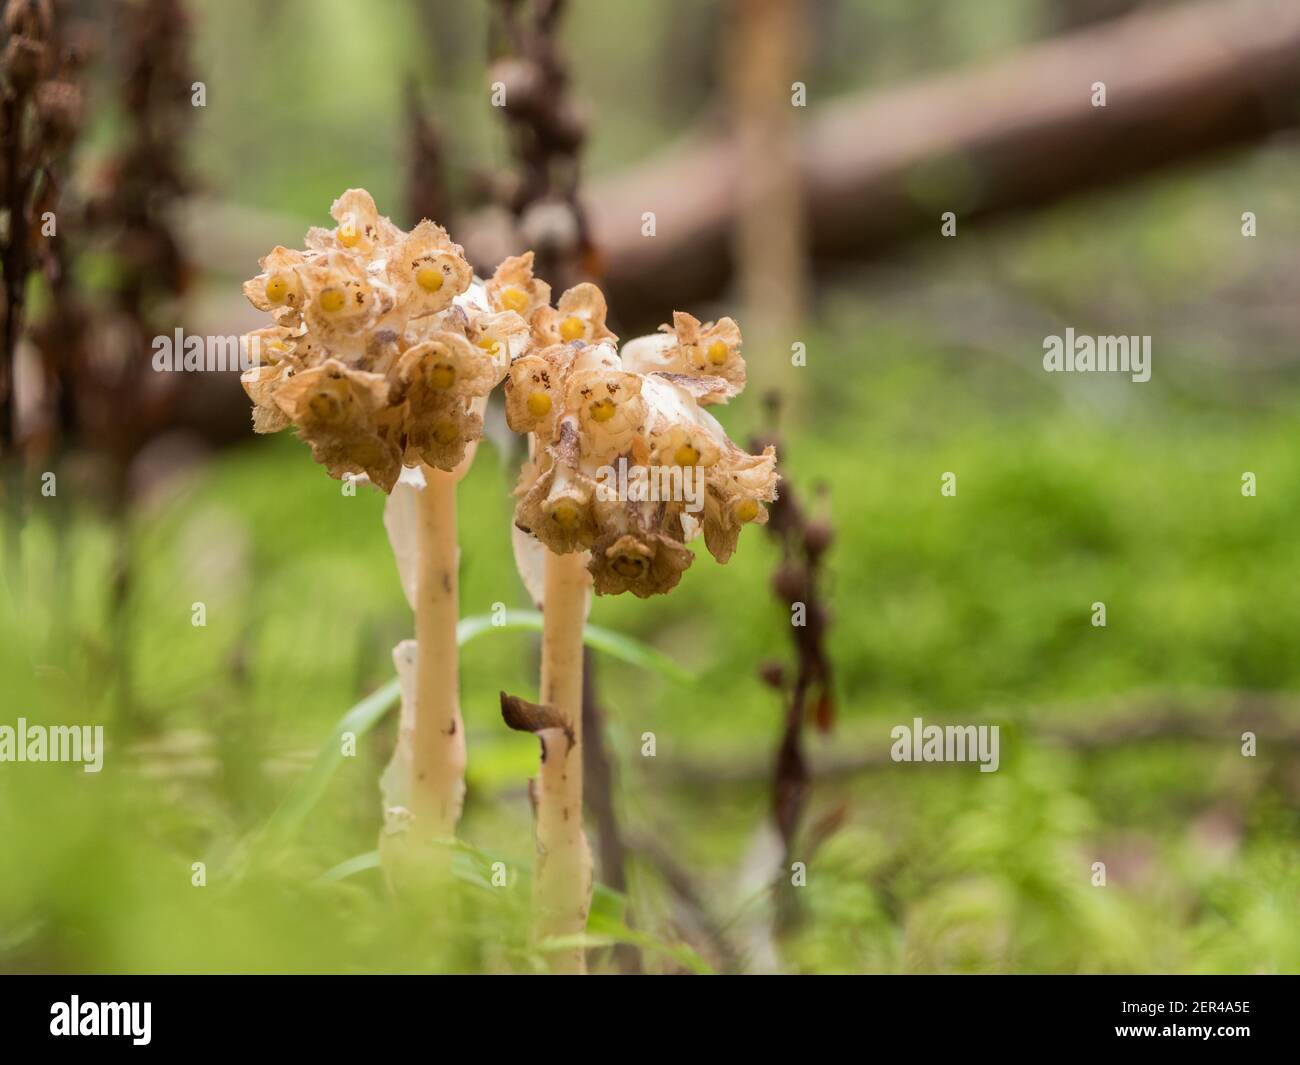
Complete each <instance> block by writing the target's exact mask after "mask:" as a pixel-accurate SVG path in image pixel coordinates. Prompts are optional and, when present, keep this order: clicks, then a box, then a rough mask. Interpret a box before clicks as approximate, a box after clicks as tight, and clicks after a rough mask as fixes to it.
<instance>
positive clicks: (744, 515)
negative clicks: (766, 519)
mask: <svg viewBox="0 0 1300 1065" xmlns="http://www.w3.org/2000/svg"><path fill="white" fill-rule="evenodd" d="M757 517H758V500H757V499H742V500H741V501H740V502H739V503H737V504H736V520H737V521H753V520H754V519H755V518H757Z"/></svg>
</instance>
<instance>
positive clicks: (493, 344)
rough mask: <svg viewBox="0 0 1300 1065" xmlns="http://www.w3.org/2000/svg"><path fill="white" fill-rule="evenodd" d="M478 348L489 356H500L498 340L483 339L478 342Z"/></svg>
mask: <svg viewBox="0 0 1300 1065" xmlns="http://www.w3.org/2000/svg"><path fill="white" fill-rule="evenodd" d="M478 346H479V347H480V348H482V349H483V350H484V351H486V352H487V353H488V354H489V355H499V354H501V342H500V341H499V340H493V339H492V338H491V337H484V338H483V339H482V340H480V341H479V342H478Z"/></svg>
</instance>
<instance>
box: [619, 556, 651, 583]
mask: <svg viewBox="0 0 1300 1065" xmlns="http://www.w3.org/2000/svg"><path fill="white" fill-rule="evenodd" d="M645 567H646V560H645V559H644V558H642V557H641V556H640V555H619V556H618V558H616V559H614V572H615V573H617V574H618V575H619V576H620V577H626V578H627V579H628V580H631V581H634V580H636V579H637V578H638V577H640V576H641V574H643V573H644V572H645Z"/></svg>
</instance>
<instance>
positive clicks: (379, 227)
mask: <svg viewBox="0 0 1300 1065" xmlns="http://www.w3.org/2000/svg"><path fill="white" fill-rule="evenodd" d="M330 214H331V215H332V216H333V218H334V220H335V222H336V225H335V226H334V228H332V229H323V228H319V227H313V228H312V229H310V230H309V231H308V233H307V236H306V239H305V245H306V246H305V250H303V251H298V250H295V249H290V248H283V247H277V248H275V249H274V250H272V251H271V253H270V254H269V255H267V256H265V257H264V258H263V259H262V260H261V263H260V265H261V268H262V272H261V273H259V274H258V275H257V276H256V277H254V278H253V279H252V280H250V281H247V282H245V284H244V294H245V295H246V296H247V297H248V299H249V301H250V302H251V303H252V304H253V305H254V306H255V307H257V308H258V309H259V310H263V311H267V312H269V313H270V315H271V317H272V320H273V322H274V324H273V325H271V326H268V327H266V328H264V329H258V330H255V331H254V332H253V333H251V334H249V336H248V338H247V341H248V343H249V348H250V351H252V352H254V353H255V354H256V355H257V357H258V360H259V364H258V365H257V366H255V367H254V368H253V369H251V370H248V371H247V372H246V373H244V375H243V377H242V381H243V385H244V389H245V391H246V392H247V393H248V395H249V397H250V398H251V399H252V401H253V404H254V411H253V424H254V428H255V429H256V430H257V431H258V432H261V433H270V432H276V431H278V430H280V429H283V428H285V427H287V426H289V425H293V426H294V427H295V428H296V429H297V430H298V433H299V435H300V436H301V437H302V438H303V439H304V440H305V441H306V442H307V443H308V444H310V445H311V449H312V455H313V457H314V458H315V459H316V461H317V462H319V463H321V464H322V465H324V466H325V467H326V468H327V469H328V470H329V472H330V474H331V475H332V476H334V477H343V476H344V475H348V474H353V475H355V474H365V475H366V476H367V477H369V479H370V480H371V481H373V482H374V483H375V484H377V485H379V486H380V487H381V488H383V489H384V491H386V492H387V491H391V490H392V487H393V485H394V484H395V483H396V481H397V478H398V475H399V474H400V472H401V469H402V467H403V466H418V465H419V464H421V463H424V464H427V465H429V466H433V467H436V468H438V469H442V470H453V469H455V468H456V467H457V466H458V465H460V463H461V462H462V461H463V459H464V458H465V454H466V449H467V447H468V446H469V445H470V444H471V443H472V442H473V441H475V440H477V439H478V438H479V436H480V434H481V432H482V426H483V423H482V413H483V408H484V406H485V405H486V401H487V396H488V394H489V393H490V392H491V391H492V389H493V388H494V387H495V386H496V384H497V383H498V382H499V381H500V380H501V379H502V377H503V376H504V374H505V372H506V369H507V367H508V365H509V363H510V360H511V358H513V357H516V356H519V355H522V354H523V353H524V351H525V350H526V349H527V348H528V347H530V346H531V344H532V340H531V335H530V331H529V327H528V325H527V324H526V323H525V321H524V319H523V318H522V317H521V316H520V314H519V313H518V312H517V309H516V308H514V307H512V306H500V305H499V304H500V303H501V301H499V300H497V301H495V302H493V301H492V300H490V298H489V293H488V291H487V290H486V289H485V288H484V286H483V285H481V284H479V283H477V282H475V281H474V277H473V272H472V270H471V269H470V266H469V263H468V262H466V260H465V256H464V253H463V251H462V249H461V248H460V246H459V245H457V244H454V243H452V241H451V239H450V237H448V235H447V232H446V230H444V229H443V228H442V227H441V226H438V225H435V224H434V223H433V222H430V221H427V220H426V221H423V222H421V223H420V224H419V225H417V226H416V227H415V228H414V229H412V230H411V231H410V232H409V233H408V232H403V231H402V230H401V229H399V228H398V227H397V226H395V225H394V224H393V223H392V222H390V221H389V220H388V219H387V218H384V217H382V216H381V215H380V214H379V212H378V210H377V208H376V207H375V202H374V200H373V199H372V198H371V197H370V194H369V193H368V192H366V191H364V190H362V189H349V190H348V191H347V192H345V193H344V194H343V195H342V196H340V197H339V198H338V199H337V200H336V201H335V202H334V205H333V207H332V208H331V209H330Z"/></svg>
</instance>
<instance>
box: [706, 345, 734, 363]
mask: <svg viewBox="0 0 1300 1065" xmlns="http://www.w3.org/2000/svg"><path fill="white" fill-rule="evenodd" d="M730 354H731V349H730V348H728V347H727V345H726V344H724V343H723V342H722V341H721V340H715V341H714V342H713V343H712V344H710V345H709V348H708V356H709V362H711V363H713V365H714V366H721V365H722V364H723V363H724V362H726V361H727V356H728V355H730Z"/></svg>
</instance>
